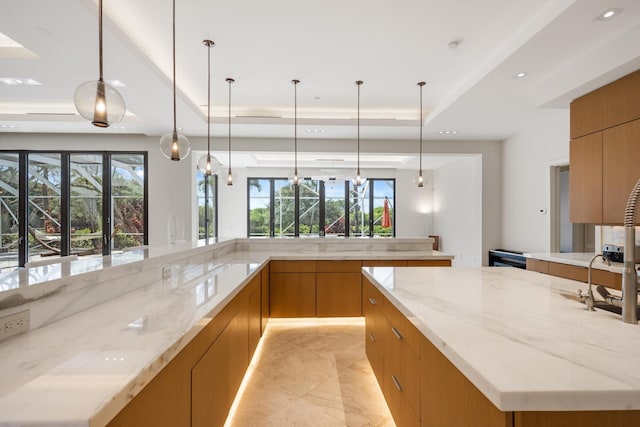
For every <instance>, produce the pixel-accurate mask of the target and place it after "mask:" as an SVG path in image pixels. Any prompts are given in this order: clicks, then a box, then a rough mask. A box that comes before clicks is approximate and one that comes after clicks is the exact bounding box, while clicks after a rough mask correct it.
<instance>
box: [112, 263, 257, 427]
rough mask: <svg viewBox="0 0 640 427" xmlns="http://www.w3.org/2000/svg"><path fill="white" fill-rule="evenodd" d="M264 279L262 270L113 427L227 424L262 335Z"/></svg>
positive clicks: (179, 354)
mask: <svg viewBox="0 0 640 427" xmlns="http://www.w3.org/2000/svg"><path fill="white" fill-rule="evenodd" d="M261 282H262V281H261V274H260V273H258V274H257V275H256V276H254V277H253V278H252V279H251V280H250V281H249V282H248V283H247V285H245V287H244V288H243V289H242V290H241V291H240V292H239V293H238V295H236V296H235V297H234V298H233V300H231V302H229V303H228V304H227V305H226V306H225V307H224V308H223V309H222V311H220V313H218V314H217V315H216V316H215V317H214V318H213V319H211V320H210V321H209V323H208V324H207V325H206V326H205V327H204V328H203V329H202V330H201V331H200V333H198V335H196V337H194V338H193V340H191V342H189V343H188V344H187V345H186V347H185V348H184V349H182V350H181V351H180V352H179V353H178V354H177V355H176V356H175V357H174V358H173V360H172V361H171V362H169V364H167V366H166V367H165V368H164V369H162V371H160V372H159V373H158V374H157V375H156V376H155V377H154V378H153V380H151V382H150V383H149V384H147V385H146V386H145V387H144V388H143V389H142V390H141V391H140V392H139V393H138V394H137V395H136V397H135V398H133V400H132V401H131V402H129V404H128V405H127V406H126V407H125V408H123V409H122V410H121V411H120V412H119V413H118V414H117V415H116V416H115V417H114V418H113V420H111V422H110V423H109V424H108V426H109V427H121V426H122V427H125V426H138V425H153V426H161V427H162V426H167V427H172V426H189V425H191V426H194V427H197V426H222V425H224V422H225V420H226V418H227V415H228V411H229V408H230V407H231V404H232V403H233V400H234V398H235V395H236V393H237V391H238V388H239V387H240V383H241V382H242V378H243V377H244V374H245V372H246V370H247V367H248V365H249V360H250V358H251V356H252V355H253V353H254V351H255V348H256V346H257V344H258V341H259V339H260V332H261V325H260V320H261V311H260V307H261V301H260V299H261V297H262V294H261Z"/></svg>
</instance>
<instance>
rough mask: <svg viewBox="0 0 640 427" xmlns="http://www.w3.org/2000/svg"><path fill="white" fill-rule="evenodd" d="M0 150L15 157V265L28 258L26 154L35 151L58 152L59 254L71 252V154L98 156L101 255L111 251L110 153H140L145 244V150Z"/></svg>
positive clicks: (146, 182)
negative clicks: (16, 253)
mask: <svg viewBox="0 0 640 427" xmlns="http://www.w3.org/2000/svg"><path fill="white" fill-rule="evenodd" d="M0 153H10V154H16V155H17V156H18V267H19V268H21V267H24V266H25V264H26V263H27V262H28V261H29V254H28V249H29V242H28V237H29V223H28V212H29V209H28V208H29V188H28V185H29V156H31V155H37V154H59V155H60V168H61V182H60V220H61V221H60V256H61V257H63V256H68V255H69V254H70V252H71V156H72V155H78V154H88V155H99V156H101V157H102V230H103V231H102V232H103V236H102V238H103V244H102V255H103V256H104V255H110V254H111V252H112V250H111V240H112V239H111V231H109V232H106V230H111V219H112V218H111V196H112V192H111V190H112V188H111V167H112V162H111V158H112V156H114V155H116V156H118V155H136V156H142V158H143V167H144V179H143V198H144V200H143V210H144V212H143V221H144V224H143V233H144V235H143V242H142V244H143V245H148V244H149V154H148V151H129V150H127V151H104V150H0Z"/></svg>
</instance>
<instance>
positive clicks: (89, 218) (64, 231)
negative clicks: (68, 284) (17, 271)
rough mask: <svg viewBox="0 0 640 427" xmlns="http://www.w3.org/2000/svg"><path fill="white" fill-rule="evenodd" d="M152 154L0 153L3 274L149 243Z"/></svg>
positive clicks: (1, 256) (0, 262)
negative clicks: (148, 171)
mask: <svg viewBox="0 0 640 427" xmlns="http://www.w3.org/2000/svg"><path fill="white" fill-rule="evenodd" d="M146 168H147V154H146V153H122V152H118V153H111V152H70V151H55V152H52V151H49V152H39V151H20V152H0V237H1V243H0V248H1V249H0V268H3V269H4V268H16V267H21V266H24V265H25V264H26V262H28V261H32V260H35V259H38V258H42V257H59V256H66V255H70V254H77V255H89V254H94V255H108V254H110V253H111V250H112V249H113V250H117V249H123V248H126V247H131V246H140V245H144V244H147V243H148V238H147V234H148V233H147V230H148V221H147V188H148V187H147V180H146V177H145V170H146Z"/></svg>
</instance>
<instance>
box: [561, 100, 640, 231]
mask: <svg viewBox="0 0 640 427" xmlns="http://www.w3.org/2000/svg"><path fill="white" fill-rule="evenodd" d="M638 96H640V94H639V95H638ZM571 173H572V174H573V169H572V170H571ZM602 176H603V181H602V187H603V190H604V191H603V195H602V208H603V213H602V216H603V218H602V219H603V221H602V222H603V223H604V224H622V223H623V221H624V211H625V208H626V206H627V199H628V198H629V193H630V192H631V189H632V188H633V186H634V184H635V183H636V181H638V178H640V119H638V120H634V121H632V122H628V123H624V124H621V125H619V126H615V127H613V128H610V129H606V130H605V131H604V132H603V136H602ZM635 222H636V223H638V216H637V215H636V221H635Z"/></svg>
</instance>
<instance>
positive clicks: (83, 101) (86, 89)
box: [73, 0, 127, 128]
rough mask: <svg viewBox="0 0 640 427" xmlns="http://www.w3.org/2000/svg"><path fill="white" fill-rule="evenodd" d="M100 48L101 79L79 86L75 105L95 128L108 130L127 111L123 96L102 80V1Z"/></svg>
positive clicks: (100, 5) (99, 24)
mask: <svg viewBox="0 0 640 427" xmlns="http://www.w3.org/2000/svg"><path fill="white" fill-rule="evenodd" d="M98 46H99V54H98V56H99V58H100V59H99V64H100V65H99V67H100V77H99V78H98V80H97V81H88V82H84V83H82V84H81V85H80V86H78V88H77V89H76V92H75V94H74V95H73V103H74V104H75V105H76V110H78V113H80V115H81V116H82V117H84V118H85V119H87V120H91V123H92V124H93V125H94V126H98V127H101V128H106V127H109V126H110V125H113V124H116V123H118V122H119V121H120V120H122V118H123V117H124V113H125V112H126V111H127V109H126V106H125V104H124V98H122V95H120V93H119V92H118V91H117V90H116V89H115V88H113V86H111V85H110V84H107V83H105V82H104V80H103V79H102V0H98Z"/></svg>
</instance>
